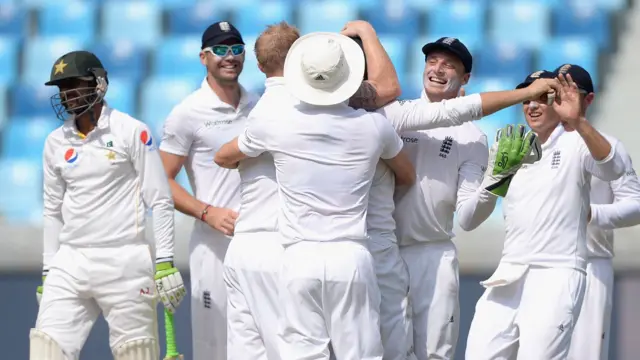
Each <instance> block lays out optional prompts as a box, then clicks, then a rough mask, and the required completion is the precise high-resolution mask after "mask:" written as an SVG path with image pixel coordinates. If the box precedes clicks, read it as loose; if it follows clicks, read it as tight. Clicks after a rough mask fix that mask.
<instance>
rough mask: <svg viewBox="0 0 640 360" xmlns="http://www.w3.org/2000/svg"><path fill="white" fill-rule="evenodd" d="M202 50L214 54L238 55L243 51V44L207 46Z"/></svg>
mask: <svg viewBox="0 0 640 360" xmlns="http://www.w3.org/2000/svg"><path fill="white" fill-rule="evenodd" d="M202 51H204V52H210V53H212V54H213V55H215V56H219V57H225V56H227V55H229V53H231V54H232V55H233V56H239V55H242V54H243V53H244V45H243V44H235V45H214V46H209V47H207V48H204V49H202Z"/></svg>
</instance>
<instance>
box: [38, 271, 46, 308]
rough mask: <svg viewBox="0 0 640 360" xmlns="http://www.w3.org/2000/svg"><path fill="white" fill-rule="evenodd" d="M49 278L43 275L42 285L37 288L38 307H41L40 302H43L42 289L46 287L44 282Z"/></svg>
mask: <svg viewBox="0 0 640 360" xmlns="http://www.w3.org/2000/svg"><path fill="white" fill-rule="evenodd" d="M46 278H47V275H42V285H40V286H38V287H37V288H36V299H37V300H38V305H40V301H41V300H42V287H43V285H44V280H45V279H46Z"/></svg>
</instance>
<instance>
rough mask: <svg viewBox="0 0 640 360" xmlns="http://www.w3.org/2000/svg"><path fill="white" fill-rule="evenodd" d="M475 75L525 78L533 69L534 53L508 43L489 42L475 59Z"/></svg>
mask: <svg viewBox="0 0 640 360" xmlns="http://www.w3.org/2000/svg"><path fill="white" fill-rule="evenodd" d="M473 60H474V64H473V71H472V73H473V76H474V77H475V76H488V77H493V76H508V77H513V78H516V79H520V78H522V79H524V77H525V76H527V75H528V74H529V73H531V71H532V66H533V53H532V51H531V50H529V49H527V48H523V47H520V46H518V45H515V44H508V43H489V44H487V45H486V46H483V47H482V48H481V49H479V51H478V56H476V57H475V58H474V59H473Z"/></svg>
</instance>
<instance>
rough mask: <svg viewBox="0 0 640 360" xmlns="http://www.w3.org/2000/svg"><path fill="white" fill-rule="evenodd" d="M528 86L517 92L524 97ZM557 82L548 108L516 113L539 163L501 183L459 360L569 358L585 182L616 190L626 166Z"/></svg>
mask: <svg viewBox="0 0 640 360" xmlns="http://www.w3.org/2000/svg"><path fill="white" fill-rule="evenodd" d="M532 75H534V76H537V77H549V76H551V77H553V76H554V74H553V73H551V74H550V75H549V72H545V71H539V72H536V73H534V74H532ZM534 76H528V77H527V78H526V79H525V81H524V82H523V83H522V84H520V85H519V86H518V87H520V88H525V87H527V86H528V85H529V84H530V83H531V82H532V81H533V79H534V78H535V77H534ZM558 80H559V81H560V83H561V85H562V86H561V91H560V92H558V93H557V96H556V99H555V101H554V102H553V103H552V104H551V105H549V103H550V102H549V99H548V96H547V95H543V96H542V97H541V98H540V99H538V100H537V101H527V102H525V103H524V107H523V112H524V115H525V118H526V121H527V124H528V125H529V127H531V129H532V130H533V131H535V133H536V134H537V135H538V138H539V139H540V142H541V144H542V152H543V154H542V159H541V160H540V161H538V162H536V163H534V164H527V165H524V166H522V168H520V170H519V171H518V172H517V173H516V174H515V175H514V176H513V177H512V178H511V180H510V183H509V186H508V192H507V193H506V196H505V201H504V203H503V212H504V217H505V226H506V234H505V244H504V249H503V253H502V259H501V261H500V264H499V265H498V268H497V269H496V271H495V272H494V274H493V275H492V276H491V277H490V278H489V279H488V280H486V281H483V282H481V284H482V285H483V286H484V287H485V288H486V290H485V292H484V294H483V295H482V297H481V298H480V300H479V301H478V303H477V305H476V311H475V315H474V318H473V321H472V324H471V329H470V332H469V337H468V339H467V349H466V359H468V360H476V359H510V358H515V357H516V356H517V358H518V359H536V360H538V359H549V360H556V359H557V360H559V359H566V358H567V356H568V354H569V346H570V343H571V336H572V332H573V329H574V325H575V322H576V320H577V319H578V315H579V314H580V307H581V305H582V300H583V297H584V292H585V284H586V276H585V269H586V266H587V217H588V212H589V209H590V207H589V193H590V184H591V178H592V176H595V177H598V178H600V179H601V180H604V181H613V180H616V179H618V178H620V177H621V176H622V175H623V174H624V172H625V163H624V160H623V158H622V156H621V153H620V150H618V149H619V147H618V146H617V142H616V141H614V140H612V139H607V138H605V137H604V136H603V135H602V134H600V133H599V132H598V131H597V130H595V129H594V128H593V127H592V126H591V125H590V124H589V122H588V121H587V120H586V118H585V117H584V116H583V115H582V114H583V112H582V111H581V100H580V94H579V90H578V87H577V86H576V83H575V82H574V80H573V78H572V76H571V75H570V74H567V75H566V77H565V75H563V74H559V75H558ZM516 353H517V355H516Z"/></svg>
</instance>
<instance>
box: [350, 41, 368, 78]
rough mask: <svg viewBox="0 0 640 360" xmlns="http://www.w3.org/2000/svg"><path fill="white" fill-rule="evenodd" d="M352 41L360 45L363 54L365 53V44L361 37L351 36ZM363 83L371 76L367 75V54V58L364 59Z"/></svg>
mask: <svg viewBox="0 0 640 360" xmlns="http://www.w3.org/2000/svg"><path fill="white" fill-rule="evenodd" d="M350 38H351V40H353V41H355V42H356V44H358V46H360V49H362V52H363V53H364V44H363V43H362V39H361V38H360V36H357V35H355V36H350ZM362 80H363V81H366V80H369V74H368V73H367V56H366V53H365V57H364V75H363V77H362Z"/></svg>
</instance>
